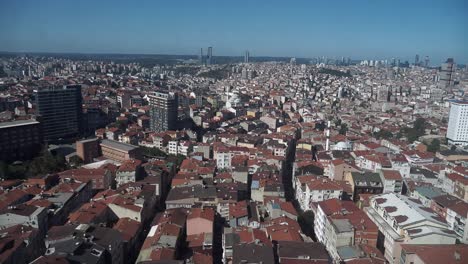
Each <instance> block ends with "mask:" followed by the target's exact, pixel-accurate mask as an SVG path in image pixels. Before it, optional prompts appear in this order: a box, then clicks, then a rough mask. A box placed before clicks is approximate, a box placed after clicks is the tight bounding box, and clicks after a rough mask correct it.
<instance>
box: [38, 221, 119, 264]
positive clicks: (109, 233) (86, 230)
mask: <svg viewBox="0 0 468 264" xmlns="http://www.w3.org/2000/svg"><path fill="white" fill-rule="evenodd" d="M45 245H46V247H47V250H46V253H45V255H46V256H64V255H65V256H66V259H67V260H68V261H70V262H72V263H85V262H86V263H117V264H124V263H127V252H125V247H124V240H123V237H122V234H121V233H120V232H119V231H118V230H115V229H112V228H107V227H100V226H93V225H87V224H80V225H64V226H54V227H52V228H51V229H50V230H49V232H48V233H47V238H46V240H45Z"/></svg>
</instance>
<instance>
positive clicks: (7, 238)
mask: <svg viewBox="0 0 468 264" xmlns="http://www.w3.org/2000/svg"><path fill="white" fill-rule="evenodd" d="M0 245H2V246H1V248H0V263H3V264H16V263H29V262H31V261H33V260H34V259H36V258H38V257H39V256H40V255H42V254H44V251H45V246H44V240H43V236H41V234H40V233H39V231H38V230H37V229H36V228H33V227H31V226H27V225H14V226H10V227H8V228H5V229H2V235H1V237H0Z"/></svg>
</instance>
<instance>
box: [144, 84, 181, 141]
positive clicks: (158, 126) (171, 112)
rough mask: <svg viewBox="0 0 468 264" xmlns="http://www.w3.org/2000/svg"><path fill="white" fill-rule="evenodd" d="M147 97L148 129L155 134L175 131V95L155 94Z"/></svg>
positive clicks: (168, 93)
mask: <svg viewBox="0 0 468 264" xmlns="http://www.w3.org/2000/svg"><path fill="white" fill-rule="evenodd" d="M148 97H149V105H150V107H151V108H150V118H151V119H150V128H151V130H153V131H156V132H163V131H167V130H175V129H176V127H177V110H178V107H179V98H178V96H177V93H172V92H164V91H160V92H155V93H154V94H151V95H149V96H148Z"/></svg>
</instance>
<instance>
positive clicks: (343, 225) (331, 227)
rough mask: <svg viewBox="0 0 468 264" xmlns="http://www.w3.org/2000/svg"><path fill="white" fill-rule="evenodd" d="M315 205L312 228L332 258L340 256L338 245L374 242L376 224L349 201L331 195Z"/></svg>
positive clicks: (370, 243) (375, 239) (376, 232)
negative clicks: (333, 197)
mask: <svg viewBox="0 0 468 264" xmlns="http://www.w3.org/2000/svg"><path fill="white" fill-rule="evenodd" d="M315 206H316V207H315V209H314V211H315V212H316V213H315V219H314V231H315V234H316V236H317V240H318V241H319V242H321V243H323V244H324V245H325V247H326V248H327V250H328V252H330V255H331V257H332V259H334V260H338V259H340V256H339V254H338V251H337V249H338V248H339V247H343V246H354V245H369V246H376V244H377V236H378V229H377V226H376V225H375V224H374V223H373V222H372V221H371V220H370V219H369V217H367V216H366V214H365V213H364V212H363V211H361V210H360V209H359V208H358V207H357V206H356V205H354V204H353V203H352V202H351V201H340V200H338V199H330V200H326V201H322V202H319V203H317V204H316V205H315Z"/></svg>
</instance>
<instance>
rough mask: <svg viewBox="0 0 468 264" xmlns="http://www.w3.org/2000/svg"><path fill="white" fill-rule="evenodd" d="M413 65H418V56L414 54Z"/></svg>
mask: <svg viewBox="0 0 468 264" xmlns="http://www.w3.org/2000/svg"><path fill="white" fill-rule="evenodd" d="M414 65H416V66H417V65H419V54H416V57H415V58H414Z"/></svg>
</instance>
